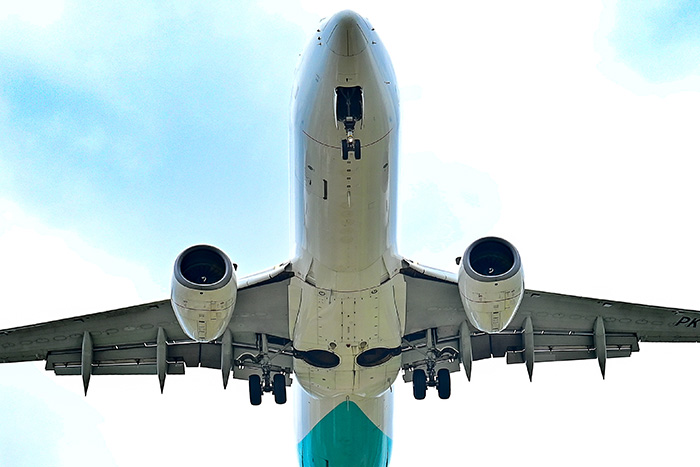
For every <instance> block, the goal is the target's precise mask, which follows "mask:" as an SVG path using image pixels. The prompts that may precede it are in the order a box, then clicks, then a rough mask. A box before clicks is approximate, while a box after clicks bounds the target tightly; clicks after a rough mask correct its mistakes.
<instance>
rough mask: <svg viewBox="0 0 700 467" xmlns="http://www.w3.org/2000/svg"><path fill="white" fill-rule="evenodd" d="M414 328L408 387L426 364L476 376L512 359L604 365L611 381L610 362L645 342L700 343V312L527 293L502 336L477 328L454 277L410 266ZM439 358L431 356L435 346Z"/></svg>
mask: <svg viewBox="0 0 700 467" xmlns="http://www.w3.org/2000/svg"><path fill="white" fill-rule="evenodd" d="M401 273H402V274H403V276H404V278H405V281H406V330H405V336H404V345H403V350H404V352H403V353H402V365H403V368H404V370H405V371H406V373H405V375H404V380H405V381H411V380H412V371H413V369H415V368H418V367H421V366H425V365H426V364H427V363H428V361H429V360H430V355H433V357H432V358H433V359H434V360H436V361H435V362H434V363H436V366H435V368H448V369H449V370H450V371H457V370H459V363H460V362H461V363H462V364H463V365H464V368H465V371H466V372H467V375H468V376H469V377H470V376H471V362H472V361H474V360H481V359H485V358H491V357H506V361H507V363H526V364H527V367H528V373H529V374H530V378H532V369H533V365H534V363H535V362H544V361H559V360H581V359H596V358H597V359H598V361H599V365H600V367H601V371H602V373H603V377H604V376H605V362H606V359H607V358H613V357H628V356H630V355H631V353H632V352H637V351H639V344H638V343H639V342H640V341H647V342H700V312H698V311H693V310H683V309H677V308H664V307H655V306H647V305H637V304H632V303H624V302H618V301H612V300H599V299H593V298H584V297H576V296H571V295H561V294H555V293H549V292H541V291H537V290H528V289H526V290H525V291H524V297H523V300H522V303H521V305H520V308H519V309H518V312H517V314H516V315H515V318H514V319H513V321H512V322H511V323H510V324H509V325H508V327H507V328H506V329H505V330H503V331H502V332H500V333H496V334H488V333H484V332H481V331H479V330H477V329H476V328H474V327H473V326H471V324H469V322H468V320H467V318H466V314H465V311H464V308H463V305H462V302H461V299H460V296H459V290H458V286H457V281H456V279H455V277H454V275H452V274H450V273H447V272H444V271H439V270H432V269H429V268H425V267H423V266H420V265H418V264H416V263H413V262H410V261H406V260H405V261H404V267H403V269H402V270H401ZM431 347H432V348H433V350H434V352H433V353H432V354H431V353H430V352H428V351H429V350H430V348H431Z"/></svg>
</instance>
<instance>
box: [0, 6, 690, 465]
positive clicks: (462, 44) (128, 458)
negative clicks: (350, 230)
mask: <svg viewBox="0 0 700 467" xmlns="http://www.w3.org/2000/svg"><path fill="white" fill-rule="evenodd" d="M348 7H352V8H353V9H355V10H356V11H358V12H359V13H360V14H362V15H363V16H366V17H368V18H369V20H370V21H371V22H372V24H373V25H374V26H375V27H376V29H377V31H378V33H379V34H380V36H381V37H382V39H383V41H384V43H385V45H386V47H387V49H388V51H389V53H390V55H391V57H392V60H393V64H394V68H395V70H396V74H397V77H398V81H399V86H400V93H401V98H402V102H401V119H402V122H401V125H402V127H401V158H400V164H401V169H400V181H399V206H398V208H399V212H398V215H399V223H398V248H399V252H400V253H401V254H403V255H404V256H406V257H408V258H411V259H414V260H416V261H418V262H421V263H424V264H427V265H430V266H434V267H439V268H443V269H448V270H455V269H456V266H455V265H454V258H455V257H457V256H460V255H461V254H462V252H463V251H464V249H465V248H466V247H467V246H468V245H469V244H470V243H471V242H472V241H474V240H476V239H477V238H479V237H482V236H485V235H499V236H502V237H504V238H506V239H508V240H509V241H510V242H511V243H513V244H514V245H515V246H516V247H517V248H518V249H519V251H520V253H521V256H522V260H523V264H524V269H525V281H526V286H527V287H528V288H530V289H536V290H545V291H551V292H559V293H567V294H573V295H581V296H588V297H596V298H605V299H609V300H619V301H628V302H635V303H645V304H652V305H662V306H669V307H678V308H687V309H700V302H699V301H698V298H697V293H696V290H697V285H696V284H697V280H698V278H699V277H700V275H699V273H698V268H697V264H698V263H700V248H699V247H698V242H697V237H698V232H699V227H698V225H699V224H698V222H697V220H696V217H697V207H696V201H697V200H698V199H700V186H698V183H697V176H696V169H697V162H696V161H697V159H698V156H700V140H699V139H698V137H697V129H698V128H700V113H698V110H697V109H699V108H700V93H699V91H700V35H698V33H697V31H698V26H700V24H698V23H700V7H698V6H697V4H696V3H695V2H692V1H670V2H669V1H664V2H661V1H632V0H619V1H617V2H612V1H610V2H559V1H536V2H518V1H505V0H504V1H501V2H476V1H466V2H461V3H460V6H455V4H453V3H448V2H440V1H438V2H430V4H429V5H421V6H420V7H415V8H412V7H411V8H409V7H407V4H406V3H404V2H401V3H392V2H381V4H380V2H376V1H374V2H369V1H356V2H352V4H351V5H348V4H347V3H344V2H336V1H320V0H318V1H313V0H306V1H303V0H292V1H260V2H242V1H241V2H217V3H203V4H202V3H198V2H184V1H183V2H119V3H117V2H113V3H107V2H101V3H99V4H96V3H94V2H70V1H60V0H56V1H25V2H22V3H16V2H1V3H0V262H1V263H0V264H2V267H0V291H1V292H2V295H3V300H2V302H0V303H2V304H1V305H0V328H6V327H11V326H17V325H22V324H30V323H34V322H39V321H46V320H52V319H59V318H63V317H68V316H74V315H78V314H84V313H92V312H98V311H103V310H108V309H113V308H117V307H122V306H128V305H131V304H136V303H143V302H146V301H152V300H160V299H163V298H166V297H168V295H169V285H170V278H171V274H172V264H173V261H174V259H175V257H176V256H177V255H178V254H179V253H180V252H181V251H182V250H184V249H185V248H186V247H188V246H190V245H193V244H197V243H210V244H213V245H216V246H218V247H219V248H221V249H223V250H224V251H226V252H227V253H228V255H229V256H230V257H231V258H232V259H233V261H234V262H236V263H238V264H239V273H240V275H246V274H250V273H253V272H255V271H258V270H262V269H266V268H269V267H271V266H273V265H275V264H277V263H280V262H282V261H284V260H286V259H288V258H289V256H290V252H291V250H292V244H291V235H290V213H289V182H288V179H289V172H288V131H289V103H290V94H291V89H292V84H293V80H294V69H295V66H296V63H297V61H298V57H299V54H300V53H301V52H302V50H303V49H304V47H305V45H306V43H307V41H309V40H310V38H311V36H312V34H313V32H314V31H315V28H316V27H317V24H318V22H319V20H320V19H321V18H323V17H326V16H329V15H331V14H333V13H334V12H336V11H339V10H342V9H345V8H348ZM698 357H700V347H698V345H694V344H682V345H681V344H674V345H670V344H644V343H642V344H641V351H640V352H639V353H638V354H635V355H633V356H632V357H631V358H628V359H618V360H613V361H609V362H608V369H607V373H606V380H605V381H603V380H602V379H601V377H600V374H599V370H598V367H597V363H596V362H595V361H584V362H570V363H556V364H555V363H552V364H539V365H536V367H535V373H534V380H533V382H532V383H529V382H528V378H527V372H526V370H525V368H524V367H523V366H522V365H506V363H505V362H504V361H503V359H491V360H488V361H479V362H476V363H475V364H474V369H473V377H472V381H471V382H470V383H468V382H467V381H466V377H464V375H461V374H454V375H453V378H452V380H453V396H452V398H451V399H450V400H449V401H439V400H438V399H437V394H429V397H428V399H427V400H425V401H420V402H419V401H414V400H413V399H412V396H411V388H410V385H407V384H402V383H400V382H399V383H397V384H396V385H395V388H394V390H395V392H396V407H395V427H394V451H393V456H392V459H393V460H392V465H394V466H400V465H417V464H418V463H419V462H430V461H433V462H434V461H436V460H440V461H441V462H447V463H455V464H456V463H459V464H462V463H466V462H467V461H468V462H471V463H474V464H476V463H480V462H487V461H488V462H490V463H492V464H495V465H508V464H512V463H513V462H519V463H520V464H521V465H535V464H537V465H554V464H557V465H560V464H562V463H565V464H566V465H574V466H576V465H581V466H583V465H590V463H591V462H597V463H606V464H612V463H613V462H616V463H620V462H622V463H624V464H626V465H628V464H633V463H635V464H638V465H654V464H659V463H661V462H663V463H664V464H665V465H669V464H670V465H673V464H680V463H685V464H687V463H688V462H689V460H691V459H695V449H694V439H695V438H694V437H693V435H692V434H691V435H690V436H688V435H687V433H688V432H690V430H691V429H692V428H691V426H692V425H691V423H690V422H691V421H693V420H697V419H698V416H700V408H698V406H697V404H696V401H695V397H694V396H693V394H694V388H696V387H698V383H699V382H700V377H699V376H698V375H699V374H700V370H698V365H697V360H698ZM399 381H400V380H399ZM234 383H235V382H234ZM0 419H2V420H3V423H2V424H0V463H1V464H2V465H13V466H34V465H46V466H67V465H70V466H82V465H85V466H87V465H90V466H92V465H95V462H96V461H95V459H98V460H99V461H98V462H99V465H104V466H111V465H114V466H127V465H128V466H132V465H135V466H140V465H153V464H155V463H158V465H166V464H169V465H191V464H193V463H195V462H196V463H201V464H204V463H214V462H216V463H217V464H221V465H227V464H231V465H249V463H252V462H259V463H263V464H265V465H267V464H274V465H288V466H294V465H296V462H297V460H296V442H295V435H294V433H293V427H294V424H293V407H292V404H291V403H289V404H287V405H285V406H276V405H275V404H274V403H273V402H272V401H271V400H265V401H264V403H263V406H261V407H257V408H252V407H250V406H249V404H248V396H247V385H246V384H245V383H244V382H238V384H233V383H232V384H230V385H229V387H228V389H227V390H226V391H224V390H223V388H222V386H221V377H220V374H219V372H218V371H210V370H204V369H202V370H199V371H198V369H188V371H187V375H186V376H185V377H182V376H179V377H178V376H170V377H169V378H168V380H167V381H166V385H165V394H164V395H162V396H161V395H160V393H159V387H158V383H157V378H155V377H129V378H119V377H107V376H105V377H94V378H92V380H91V384H90V391H89V394H88V396H87V397H84V396H83V393H82V382H81V380H80V378H72V377H57V376H54V375H53V374H51V373H48V372H46V371H44V370H43V365H42V364H41V363H26V364H10V365H2V366H0ZM691 433H692V432H691ZM271 444H272V446H274V447H271V446H270V445H271Z"/></svg>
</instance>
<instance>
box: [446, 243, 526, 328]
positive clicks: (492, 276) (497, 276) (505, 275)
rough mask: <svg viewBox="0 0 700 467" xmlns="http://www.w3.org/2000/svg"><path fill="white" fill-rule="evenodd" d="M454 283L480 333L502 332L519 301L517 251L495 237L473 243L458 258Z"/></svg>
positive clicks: (520, 275)
mask: <svg viewBox="0 0 700 467" xmlns="http://www.w3.org/2000/svg"><path fill="white" fill-rule="evenodd" d="M458 284H459V295H460V297H461V299H462V305H464V310H465V311H466V313H467V318H468V319H469V322H470V323H471V324H472V325H473V326H474V327H476V328H477V329H480V330H482V331H484V332H489V333H495V332H500V331H502V330H503V329H505V328H506V326H508V324H509V323H510V322H511V320H512V319H513V316H515V312H516V311H518V307H519V306H520V302H521V301H522V298H523V290H524V283H523V268H522V265H521V263H520V255H519V254H518V250H516V249H515V247H514V246H513V245H511V244H510V243H509V242H507V241H505V240H503V239H501V238H498V237H485V238H481V239H479V240H477V241H475V242H474V243H472V244H471V245H470V246H469V248H467V250H466V251H465V252H464V256H462V261H461V263H460V268H459V273H458Z"/></svg>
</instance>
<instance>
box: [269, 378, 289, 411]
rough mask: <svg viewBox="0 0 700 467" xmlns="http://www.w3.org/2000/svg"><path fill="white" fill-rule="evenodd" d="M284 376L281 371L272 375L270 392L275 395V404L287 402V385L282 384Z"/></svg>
mask: <svg viewBox="0 0 700 467" xmlns="http://www.w3.org/2000/svg"><path fill="white" fill-rule="evenodd" d="M284 383H285V378H284V375H283V374H281V373H277V374H276V375H275V376H273V377H272V393H273V394H274V395H275V402H276V403H277V404H284V403H286V402H287V386H286V385H285V384H284Z"/></svg>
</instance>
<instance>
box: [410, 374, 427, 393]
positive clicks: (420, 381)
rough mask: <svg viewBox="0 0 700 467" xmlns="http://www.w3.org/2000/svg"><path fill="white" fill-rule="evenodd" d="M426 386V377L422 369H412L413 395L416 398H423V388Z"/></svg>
mask: <svg viewBox="0 0 700 467" xmlns="http://www.w3.org/2000/svg"><path fill="white" fill-rule="evenodd" d="M427 388H428V379H427V378H426V376H425V371H424V370H420V369H418V370H413V397H415V398H416V399H418V400H423V399H425V390H426V389H427Z"/></svg>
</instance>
